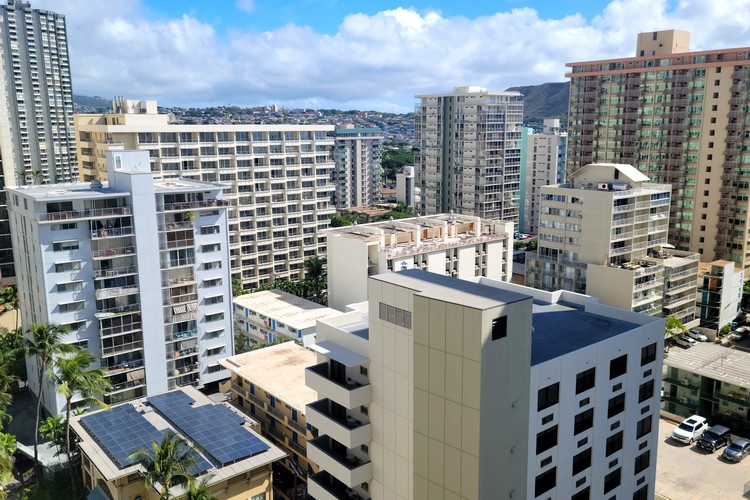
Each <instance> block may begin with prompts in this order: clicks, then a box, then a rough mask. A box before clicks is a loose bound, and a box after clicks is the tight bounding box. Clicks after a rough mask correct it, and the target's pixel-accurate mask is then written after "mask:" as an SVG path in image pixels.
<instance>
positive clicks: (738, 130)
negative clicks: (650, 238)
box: [566, 30, 750, 268]
mask: <svg viewBox="0 0 750 500" xmlns="http://www.w3.org/2000/svg"><path fill="white" fill-rule="evenodd" d="M689 40H690V34H689V33H688V32H685V31H678V30H668V31H655V32H649V33H641V34H640V35H639V36H638V46H637V49H636V57H624V58H618V59H610V60H605V61H587V62H574V63H568V64H567V66H568V67H569V68H570V72H569V73H568V74H567V75H566V76H568V77H570V79H571V85H570V109H569V120H568V122H569V126H568V134H569V135H568V164H567V168H568V172H569V173H570V172H574V171H575V170H577V169H579V168H581V167H582V166H584V165H587V164H589V163H595V162H614V163H629V164H632V165H634V166H635V167H637V168H638V169H639V170H640V171H641V172H643V173H644V174H646V175H647V176H648V177H649V178H650V179H651V180H652V181H653V182H659V183H669V184H671V185H672V197H671V199H672V204H671V210H670V212H671V217H670V225H669V242H670V243H671V244H673V245H674V246H675V247H677V248H678V249H679V250H692V251H697V252H699V253H700V254H701V259H702V260H703V261H705V262H711V261H712V260H714V259H725V260H731V261H734V262H735V263H738V264H739V266H740V267H743V268H748V267H750V252H748V251H747V247H748V244H749V243H750V238H749V234H748V220H747V211H748V209H749V208H750V205H749V204H748V200H749V199H750V198H749V196H748V195H750V156H748V155H747V154H746V151H747V150H748V149H750V120H749V118H750V92H749V91H748V90H749V89H750V47H740V48H728V49H719V50H706V51H700V52H689V51H688V50H689Z"/></svg>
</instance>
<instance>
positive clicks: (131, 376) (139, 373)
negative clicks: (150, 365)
mask: <svg viewBox="0 0 750 500" xmlns="http://www.w3.org/2000/svg"><path fill="white" fill-rule="evenodd" d="M145 376H146V371H145V370H144V369H143V368H141V369H140V370H134V371H132V372H128V377H127V378H128V381H129V382H132V381H133V380H140V379H142V378H143V377H145Z"/></svg>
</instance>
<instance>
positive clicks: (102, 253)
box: [91, 246, 135, 259]
mask: <svg viewBox="0 0 750 500" xmlns="http://www.w3.org/2000/svg"><path fill="white" fill-rule="evenodd" d="M134 253H135V247H132V246H127V247H119V248H105V249H103V250H92V252H91V256H92V257H93V258H95V259H101V258H105V259H109V258H112V257H117V256H118V255H131V254H134Z"/></svg>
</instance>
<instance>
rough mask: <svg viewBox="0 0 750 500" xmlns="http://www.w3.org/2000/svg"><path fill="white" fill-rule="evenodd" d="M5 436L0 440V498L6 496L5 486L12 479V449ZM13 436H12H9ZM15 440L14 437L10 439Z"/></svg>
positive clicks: (3, 498)
mask: <svg viewBox="0 0 750 500" xmlns="http://www.w3.org/2000/svg"><path fill="white" fill-rule="evenodd" d="M5 436H7V434H4V435H3V439H1V440H0V499H2V500H5V499H6V498H8V493H7V492H6V491H5V487H6V486H7V485H8V484H10V483H11V482H12V481H13V451H14V450H11V449H9V447H8V445H7V442H6V439H5ZM10 437H11V438H13V436H10ZM12 441H13V442H15V438H13V439H12Z"/></svg>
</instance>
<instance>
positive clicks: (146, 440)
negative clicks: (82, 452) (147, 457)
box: [81, 404, 211, 476]
mask: <svg viewBox="0 0 750 500" xmlns="http://www.w3.org/2000/svg"><path fill="white" fill-rule="evenodd" d="M81 425H82V426H83V427H84V428H85V429H86V431H87V432H88V433H89V434H90V435H91V437H92V438H94V441H96V442H97V444H99V446H101V447H102V449H103V450H104V452H105V453H106V454H107V455H108V456H109V458H111V459H112V461H113V462H114V463H115V465H117V467H118V468H119V469H124V468H125V467H129V466H130V465H133V462H132V461H130V460H129V459H128V456H129V455H130V454H131V453H133V452H134V451H136V450H141V449H146V450H149V451H150V450H151V443H153V442H157V443H160V442H161V440H162V438H163V437H164V434H165V433H166V432H167V431H166V430H162V431H160V430H158V429H157V428H156V427H154V426H153V425H152V424H151V422H149V421H148V420H146V419H145V418H144V417H143V415H141V414H140V413H138V411H137V410H136V409H135V408H134V407H133V405H131V404H123V405H119V406H115V407H114V408H112V411H109V412H107V411H100V412H97V413H94V414H92V415H88V416H85V417H83V418H81ZM191 454H192V455H193V456H194V458H195V462H196V463H195V466H193V467H191V469H190V474H191V475H194V476H197V475H200V474H202V473H204V472H206V471H207V470H208V469H210V468H211V464H210V463H209V462H208V460H206V459H205V458H204V457H203V456H201V455H200V454H199V453H197V452H195V451H191Z"/></svg>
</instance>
